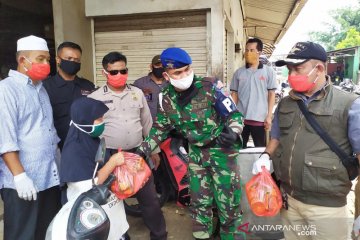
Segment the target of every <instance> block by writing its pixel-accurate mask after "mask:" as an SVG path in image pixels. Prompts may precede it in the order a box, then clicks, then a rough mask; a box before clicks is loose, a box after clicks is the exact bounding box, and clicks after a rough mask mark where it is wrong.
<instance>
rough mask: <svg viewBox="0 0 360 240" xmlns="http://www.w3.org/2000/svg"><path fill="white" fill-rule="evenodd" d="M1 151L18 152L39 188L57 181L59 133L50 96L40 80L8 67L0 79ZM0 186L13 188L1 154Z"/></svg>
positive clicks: (56, 183)
mask: <svg viewBox="0 0 360 240" xmlns="http://www.w3.org/2000/svg"><path fill="white" fill-rule="evenodd" d="M0 109H1V111H0V119H1V121H0V132H1V134H0V155H2V154H4V153H8V152H15V151H18V152H19V159H20V162H21V164H22V166H23V167H24V169H25V172H26V174H27V175H28V176H29V177H30V178H31V179H32V180H33V181H34V184H35V186H36V187H37V189H38V190H39V191H43V190H46V189H48V188H50V187H53V186H56V185H58V184H59V177H58V169H57V166H56V163H55V159H56V149H57V143H58V142H59V140H60V139H59V137H58V136H57V134H56V130H55V128H54V124H53V115H52V109H51V105H50V100H49V96H48V95H47V93H46V90H45V89H44V87H43V86H42V83H39V84H37V85H34V84H33V83H32V81H31V80H30V79H29V78H28V77H27V76H26V75H24V74H22V73H19V72H17V71H13V70H10V72H9V77H8V78H6V79H4V80H2V81H1V82H0ZM0 188H12V189H15V186H14V181H13V175H12V174H11V172H10V170H9V169H8V168H7V166H6V165H5V162H4V161H3V159H2V158H1V157H0Z"/></svg>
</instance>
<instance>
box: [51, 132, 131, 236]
mask: <svg viewBox="0 0 360 240" xmlns="http://www.w3.org/2000/svg"><path fill="white" fill-rule="evenodd" d="M105 150H106V147H105V140H104V139H101V141H100V145H99V147H98V150H97V153H96V158H95V161H96V166H95V170H94V173H93V177H92V179H90V180H89V181H87V182H85V185H90V186H87V187H85V188H87V191H86V190H85V191H84V192H83V193H81V194H80V195H79V196H78V197H76V198H74V199H72V200H70V201H68V202H67V203H66V204H65V205H64V206H63V207H62V208H61V210H60V211H59V213H58V214H57V215H56V216H55V218H54V219H53V220H52V222H51V223H50V225H49V227H48V229H47V232H46V237H45V240H64V239H67V240H75V239H76V240H85V239H87V240H106V239H114V240H115V239H116V240H119V239H122V234H123V233H125V232H126V230H127V229H128V223H127V221H126V217H125V216H121V208H122V212H123V203H122V201H121V200H119V199H118V198H117V197H116V196H115V195H114V194H112V193H111V191H110V187H111V184H112V182H113V181H114V180H115V176H114V175H113V174H111V175H110V176H109V177H108V179H107V180H106V181H105V182H104V183H103V184H99V185H96V184H95V176H96V173H97V170H98V167H99V164H103V163H104V158H105ZM119 208H120V209H119ZM119 213H120V215H119ZM112 216H115V218H113V217H112ZM110 219H111V220H110ZM114 219H115V221H114ZM119 228H120V229H119Z"/></svg>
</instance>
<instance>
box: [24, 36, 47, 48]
mask: <svg viewBox="0 0 360 240" xmlns="http://www.w3.org/2000/svg"><path fill="white" fill-rule="evenodd" d="M24 50H41V51H49V48H48V46H47V43H46V41H45V39H43V38H39V37H36V36H34V35H30V36H27V37H23V38H20V39H19V40H18V41H17V51H24Z"/></svg>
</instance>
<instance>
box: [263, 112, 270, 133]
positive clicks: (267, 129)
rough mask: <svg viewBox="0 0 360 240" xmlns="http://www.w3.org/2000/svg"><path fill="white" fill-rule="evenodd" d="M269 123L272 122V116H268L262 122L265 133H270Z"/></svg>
mask: <svg viewBox="0 0 360 240" xmlns="http://www.w3.org/2000/svg"><path fill="white" fill-rule="evenodd" d="M271 122H272V114H268V115H267V116H266V118H265V121H264V128H265V131H270V130H271Z"/></svg>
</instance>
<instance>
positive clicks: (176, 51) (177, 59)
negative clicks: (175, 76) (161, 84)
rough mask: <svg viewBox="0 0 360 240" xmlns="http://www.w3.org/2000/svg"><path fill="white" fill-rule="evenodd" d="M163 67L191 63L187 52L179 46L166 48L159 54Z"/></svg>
mask: <svg viewBox="0 0 360 240" xmlns="http://www.w3.org/2000/svg"><path fill="white" fill-rule="evenodd" d="M160 59H161V63H162V65H163V67H164V68H182V67H184V66H187V65H189V64H191V63H192V60H191V57H190V56H189V54H188V53H187V52H186V51H185V50H183V49H181V48H175V47H173V48H167V49H165V50H164V51H163V52H162V53H161V56H160Z"/></svg>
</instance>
